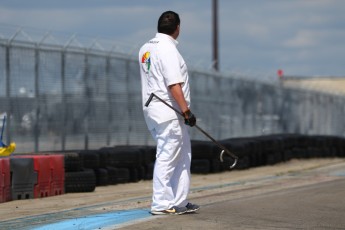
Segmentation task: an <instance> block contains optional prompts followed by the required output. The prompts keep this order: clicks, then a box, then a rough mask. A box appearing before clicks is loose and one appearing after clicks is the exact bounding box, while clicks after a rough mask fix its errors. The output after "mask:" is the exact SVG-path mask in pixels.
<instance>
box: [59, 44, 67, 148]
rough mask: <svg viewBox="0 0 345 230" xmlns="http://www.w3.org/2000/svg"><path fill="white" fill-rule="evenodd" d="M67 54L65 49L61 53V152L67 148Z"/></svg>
mask: <svg viewBox="0 0 345 230" xmlns="http://www.w3.org/2000/svg"><path fill="white" fill-rule="evenodd" d="M65 59H66V53H65V50H64V49H63V50H62V51H61V94H62V95H61V96H62V97H61V113H62V114H61V117H62V124H61V125H60V127H61V150H62V151H65V147H66V127H65V126H66V88H65V84H66V82H65V81H66V79H65V78H66V76H65V62H66V60H65Z"/></svg>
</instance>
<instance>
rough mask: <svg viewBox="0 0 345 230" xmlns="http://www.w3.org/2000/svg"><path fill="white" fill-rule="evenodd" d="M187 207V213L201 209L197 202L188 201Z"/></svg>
mask: <svg viewBox="0 0 345 230" xmlns="http://www.w3.org/2000/svg"><path fill="white" fill-rule="evenodd" d="M186 208H187V213H192V212H196V211H198V210H199V209H200V206H199V205H197V204H192V203H188V204H187V205H186Z"/></svg>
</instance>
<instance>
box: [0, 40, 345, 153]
mask: <svg viewBox="0 0 345 230" xmlns="http://www.w3.org/2000/svg"><path fill="white" fill-rule="evenodd" d="M46 37H47V36H46ZM0 69H1V70H2V71H1V72H0V119H2V118H3V117H4V115H7V122H6V128H5V133H4V137H5V140H4V141H5V142H10V141H15V142H16V144H17V150H16V152H17V153H30V152H38V151H44V152H46V151H68V150H81V149H97V148H100V147H104V146H114V145H153V144H154V143H153V139H152V138H151V136H150V134H149V132H148V131H147V128H146V124H145V122H144V119H143V115H142V108H141V88H140V76H139V66H138V63H137V58H136V56H134V55H130V54H128V53H127V54H126V53H123V52H118V51H114V50H113V49H109V50H108V49H103V48H101V47H100V46H98V44H97V42H95V43H93V45H91V46H89V47H87V48H85V47H83V46H82V45H81V44H80V43H78V42H77V40H76V39H75V38H74V37H72V38H71V39H70V40H69V41H68V42H66V43H65V44H63V45H61V44H47V42H44V39H42V40H41V42H34V41H31V40H30V39H29V40H28V41H23V40H19V39H16V36H13V37H12V38H6V39H4V38H2V39H0ZM189 73H190V78H191V82H190V84H191V97H192V111H193V112H194V113H195V114H196V116H197V118H198V124H199V125H200V127H202V128H203V129H205V130H207V132H209V133H210V134H211V135H212V136H213V137H214V138H216V139H225V138H230V137H242V136H256V135H266V134H273V133H300V134H323V135H338V136H344V135H345V121H344V115H345V97H344V96H343V95H332V94H326V93H321V92H316V91H312V90H306V89H294V88H286V87H283V86H282V85H280V84H279V81H278V79H277V81H273V82H270V83H268V82H260V81H257V80H252V79H250V78H246V79H243V78H239V77H236V76H232V75H228V74H220V73H216V72H212V71H206V70H205V71H200V70H195V69H192V68H190V72H189ZM0 125H2V122H1V124H0ZM191 135H192V139H200V140H203V139H205V137H204V136H203V135H202V134H201V133H199V132H198V131H197V130H195V129H193V128H192V129H191Z"/></svg>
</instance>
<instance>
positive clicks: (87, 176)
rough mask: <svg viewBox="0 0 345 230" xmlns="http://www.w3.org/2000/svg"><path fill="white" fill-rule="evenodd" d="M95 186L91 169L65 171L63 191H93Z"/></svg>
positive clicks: (94, 178) (93, 173)
mask: <svg viewBox="0 0 345 230" xmlns="http://www.w3.org/2000/svg"><path fill="white" fill-rule="evenodd" d="M95 188H96V174H95V171H94V170H93V169H83V170H82V171H78V172H66V173H65V192H66V193H75V192H93V191H95Z"/></svg>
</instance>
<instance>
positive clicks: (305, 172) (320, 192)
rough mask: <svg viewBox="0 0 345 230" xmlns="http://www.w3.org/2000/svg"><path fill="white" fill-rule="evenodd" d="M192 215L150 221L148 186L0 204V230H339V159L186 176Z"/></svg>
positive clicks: (343, 225) (343, 219) (342, 180)
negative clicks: (189, 183)
mask: <svg viewBox="0 0 345 230" xmlns="http://www.w3.org/2000/svg"><path fill="white" fill-rule="evenodd" d="M192 181H193V184H192V193H191V196H190V198H191V201H192V202H195V203H198V204H200V205H201V209H200V211H199V212H198V213H196V214H186V215H180V216H151V215H150V214H149V213H148V211H149V204H150V195H151V181H144V182H140V183H132V184H128V185H117V186H109V187H103V188H98V189H97V190H96V192H94V193H84V194H83V193H82V194H65V195H62V196H55V197H49V198H44V199H33V200H22V201H12V202H7V203H3V204H0V218H1V219H0V220H2V221H0V229H1V230H3V229H11V230H13V229H44V230H47V229H54V230H61V229H68V230H70V229H71V230H74V229H85V230H88V229H103V230H104V229H174V230H176V229H345V214H344V213H345V198H344V197H345V196H344V195H345V161H344V159H325V160H308V161H291V162H288V163H284V164H279V165H275V166H268V167H260V168H254V169H250V170H243V171H232V172H226V173H221V174H210V175H193V179H192Z"/></svg>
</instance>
